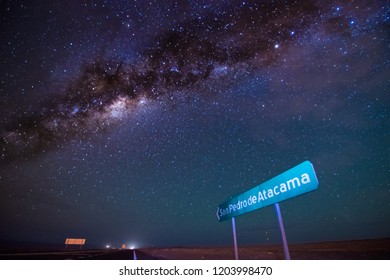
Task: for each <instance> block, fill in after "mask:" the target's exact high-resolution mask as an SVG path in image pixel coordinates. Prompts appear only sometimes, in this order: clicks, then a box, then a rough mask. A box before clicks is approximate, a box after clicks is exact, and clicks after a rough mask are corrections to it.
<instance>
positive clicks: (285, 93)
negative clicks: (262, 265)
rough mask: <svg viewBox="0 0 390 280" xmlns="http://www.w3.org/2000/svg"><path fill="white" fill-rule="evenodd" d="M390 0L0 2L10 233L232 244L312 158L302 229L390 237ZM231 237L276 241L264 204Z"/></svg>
mask: <svg viewBox="0 0 390 280" xmlns="http://www.w3.org/2000/svg"><path fill="white" fill-rule="evenodd" d="M389 19H390V5H389V2H388V1H361V0H357V1H333V0H332V1H315V0H302V1H228V0H221V1H201V0H191V1H190V0H188V1H157V0H153V1H143V0H140V1H135V0H134V1H119V0H114V1H46V0H45V1H36V0H33V1H27V0H21V1H19V0H16V1H4V2H3V3H2V7H1V18H0V21H1V27H0V36H1V48H0V59H1V65H2V66H1V68H0V83H1V86H0V106H1V110H0V159H1V163H0V224H1V230H0V239H3V240H20V241H33V242H51V243H60V244H62V243H63V242H64V239H65V238H67V237H73V238H76V237H80V238H81V237H82V238H86V239H87V243H90V244H98V245H99V246H100V245H102V246H103V245H105V244H107V243H110V244H118V245H119V244H121V243H126V244H130V243H131V244H133V245H134V246H137V247H149V246H213V245H229V244H231V243H232V232H231V223H230V222H229V221H224V222H218V221H217V219H216V215H215V213H216V209H217V206H218V205H219V204H221V203H222V202H224V201H226V200H227V199H228V198H230V197H232V196H235V195H237V194H240V193H242V192H244V191H246V190H248V189H250V188H252V187H254V186H256V185H258V184H260V183H262V182H264V181H266V180H268V179H270V178H272V177H274V176H276V175H278V174H280V173H282V172H284V171H285V170H287V169H289V168H291V167H293V166H295V165H297V164H299V163H301V162H303V161H305V160H310V161H311V162H312V163H313V165H314V168H315V170H316V173H317V177H318V180H319V187H318V190H316V191H314V192H311V193H307V194H305V195H302V196H299V197H296V198H293V199H290V200H287V201H283V202H281V203H280V207H281V210H282V215H283V219H284V224H285V229H286V234H287V239H288V241H289V242H292V243H300V242H315V241H327V240H346V239H364V238H381V237H390V223H389V218H388V217H389V216H390V145H389V144H390V94H389V91H390V84H389V77H390V51H389V46H390V45H389V42H390V40H389V39H390V36H389V35H390V32H389V31H390V29H389V27H390V25H389V24H390V22H389ZM236 226H237V238H238V243H239V244H265V243H280V242H281V237H280V232H279V228H278V224H277V218H276V214H275V211H274V208H273V207H272V206H269V207H266V208H263V209H260V210H257V211H254V212H251V213H248V214H246V215H243V216H240V217H237V218H236Z"/></svg>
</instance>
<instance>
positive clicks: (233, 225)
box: [232, 217, 238, 260]
mask: <svg viewBox="0 0 390 280" xmlns="http://www.w3.org/2000/svg"><path fill="white" fill-rule="evenodd" d="M232 228H233V241H234V259H235V260H238V249H237V236H236V221H235V220H234V217H233V218H232Z"/></svg>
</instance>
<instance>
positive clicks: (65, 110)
mask: <svg viewBox="0 0 390 280" xmlns="http://www.w3.org/2000/svg"><path fill="white" fill-rule="evenodd" d="M320 20H321V18H320V12H319V7H318V6H317V3H315V2H314V1H305V2H299V3H292V4H289V3H287V4H285V3H266V4H261V5H259V4H254V5H253V6H252V5H248V6H247V7H235V6H233V7H232V8H230V10H227V11H223V12H222V13H219V14H217V15H209V16H208V17H207V18H206V19H202V20H199V19H195V20H191V21H187V22H184V23H183V24H181V25H180V26H179V27H177V28H176V29H175V30H170V31H167V32H165V33H163V34H157V35H156V36H155V38H154V39H152V40H151V42H150V43H149V46H148V47H146V48H145V49H143V50H142V53H143V55H142V56H141V57H140V58H139V59H138V60H137V61H135V62H133V63H123V62H121V61H116V62H115V61H110V60H107V59H105V58H97V59H96V60H95V61H94V62H93V63H85V64H84V66H83V67H82V69H81V71H80V74H79V77H77V78H76V79H75V80H74V81H73V82H71V83H70V84H68V85H65V88H66V90H65V93H64V94H63V96H60V97H56V99H55V100H51V101H50V102H48V103H47V104H44V105H43V106H42V110H41V112H38V113H37V114H35V115H32V116H27V117H23V118H21V119H18V120H17V121H16V122H15V121H13V122H12V123H9V124H7V125H5V126H3V127H2V131H1V136H2V138H1V139H2V140H1V150H2V159H3V160H12V159H17V158H20V157H30V156H33V155H34V154H35V153H39V152H41V151H43V150H47V149H51V148H53V147H56V146H59V145H61V144H62V143H64V142H66V141H68V140H69V139H74V138H77V139H89V138H91V137H93V136H92V135H93V134H94V133H100V132H101V131H104V130H108V129H110V127H112V126H114V125H116V124H117V123H118V122H120V121H121V120H122V121H123V118H124V117H125V116H129V115H131V112H133V111H135V110H137V108H138V106H139V104H140V102H141V103H142V102H144V101H145V100H159V98H160V97H161V96H164V95H167V94H170V93H172V92H175V91H178V90H188V89H190V88H191V87H193V86H196V84H197V83H199V82H200V81H207V80H208V79H211V78H218V76H221V75H226V74H227V73H228V72H232V71H237V69H243V68H248V69H252V70H254V69H259V68H266V67H269V66H270V65H272V64H273V63H275V61H276V60H277V59H278V57H279V56H280V53H281V52H286V50H287V49H288V46H289V44H291V42H293V41H296V40H298V39H300V40H304V39H303V38H304V37H305V34H306V33H307V32H308V30H310V29H311V28H315V27H313V25H316V24H318V22H319V21H320ZM321 24H323V25H324V26H325V28H326V31H327V32H336V33H345V34H347V33H349V26H348V19H347V18H345V17H343V16H332V17H329V18H327V19H325V20H322V22H321ZM340 25H341V26H343V28H340ZM336 26H338V27H336ZM345 36H350V34H347V35H345Z"/></svg>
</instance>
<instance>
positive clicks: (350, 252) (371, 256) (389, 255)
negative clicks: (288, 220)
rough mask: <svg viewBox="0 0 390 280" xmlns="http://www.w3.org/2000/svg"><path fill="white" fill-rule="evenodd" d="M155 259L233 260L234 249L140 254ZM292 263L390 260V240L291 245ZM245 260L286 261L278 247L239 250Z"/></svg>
mask: <svg viewBox="0 0 390 280" xmlns="http://www.w3.org/2000/svg"><path fill="white" fill-rule="evenodd" d="M138 251H140V252H143V253H145V254H147V255H149V256H151V257H153V258H156V259H167V260H225V259H226V260H227V259H234V251H233V246H231V247H213V248H211V247H203V248H189V247H188V248H185V247H178V248H149V249H140V250H138ZM289 251H290V256H291V259H295V260H380V259H382V260H389V259H390V238H388V239H374V240H356V241H335V242H321V243H307V244H290V245H289ZM238 257H239V259H242V260H283V259H284V255H283V248H282V245H281V244H278V245H258V246H256V245H255V246H241V247H240V246H239V247H238Z"/></svg>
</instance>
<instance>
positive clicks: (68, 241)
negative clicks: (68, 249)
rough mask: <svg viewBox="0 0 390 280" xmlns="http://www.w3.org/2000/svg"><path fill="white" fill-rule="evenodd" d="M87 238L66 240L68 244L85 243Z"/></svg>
mask: <svg viewBox="0 0 390 280" xmlns="http://www.w3.org/2000/svg"><path fill="white" fill-rule="evenodd" d="M85 240H86V239H77V238H67V239H66V240H65V244H66V245H84V244H85Z"/></svg>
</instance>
